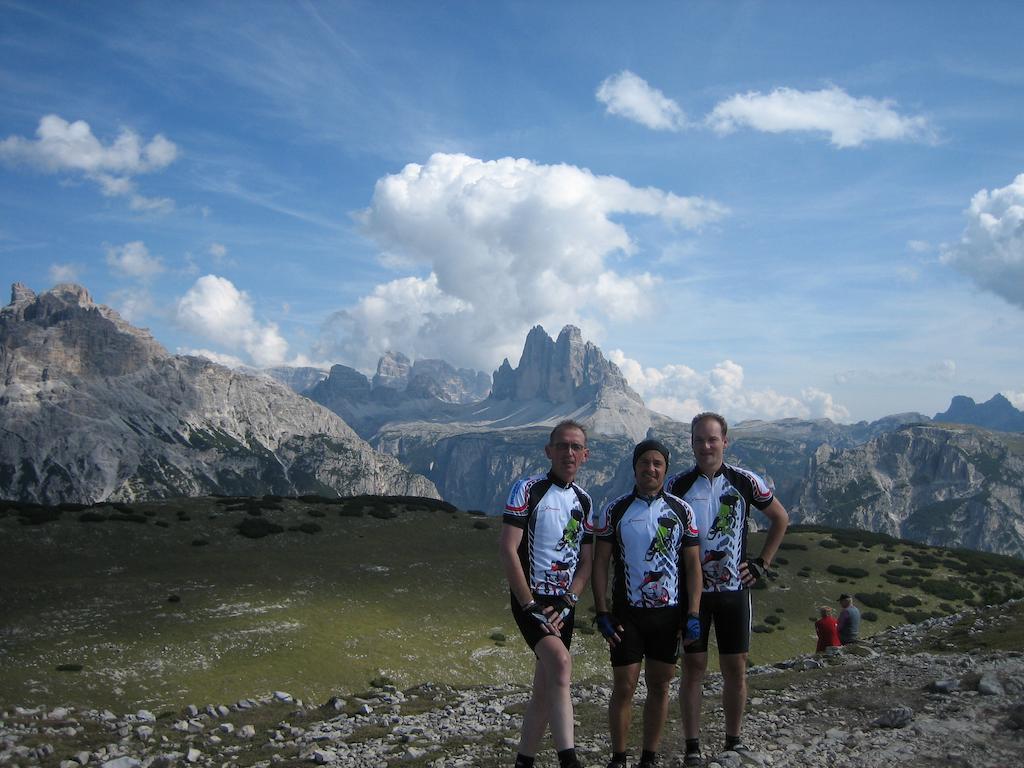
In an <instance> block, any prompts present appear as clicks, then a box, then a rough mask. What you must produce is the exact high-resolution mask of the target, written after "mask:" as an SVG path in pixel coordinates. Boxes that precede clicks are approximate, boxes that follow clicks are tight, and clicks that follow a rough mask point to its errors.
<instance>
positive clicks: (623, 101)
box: [596, 69, 686, 131]
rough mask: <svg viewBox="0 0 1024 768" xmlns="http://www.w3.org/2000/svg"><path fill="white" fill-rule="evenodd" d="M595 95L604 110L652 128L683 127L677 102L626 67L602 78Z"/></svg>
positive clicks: (684, 123) (671, 129) (681, 115)
mask: <svg viewBox="0 0 1024 768" xmlns="http://www.w3.org/2000/svg"><path fill="white" fill-rule="evenodd" d="M596 96H597V100H598V101H600V102H601V103H602V104H604V105H605V107H606V109H607V112H608V114H610V115H618V116H619V117H624V118H626V119H627V120H632V121H633V122H636V123H640V125H644V126H646V127H648V128H651V129H652V130H655V131H679V130H682V129H683V128H685V127H686V115H685V114H684V112H683V110H682V109H680V107H679V105H678V104H676V103H675V102H674V101H673V100H672V99H670V98H668V97H667V96H665V94H663V93H662V92H661V91H659V90H658V89H657V88H654V87H653V86H651V85H650V84H648V82H647V81H646V80H644V79H643V78H642V77H640V76H639V75H636V74H634V73H633V72H630V71H629V70H628V69H625V70H623V71H622V72H619V73H618V74H617V75H612V76H611V77H608V78H606V79H605V80H604V82H602V83H601V85H599V86H598V88H597V93H596Z"/></svg>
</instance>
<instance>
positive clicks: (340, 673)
mask: <svg viewBox="0 0 1024 768" xmlns="http://www.w3.org/2000/svg"><path fill="white" fill-rule="evenodd" d="M277 505H280V506H281V507H282V508H283V509H281V510H275V509H272V508H270V507H272V506H277ZM130 506H131V510H130V512H132V513H134V514H135V515H141V516H143V517H144V518H145V520H146V521H147V522H141V523H140V522H125V521H115V520H107V521H105V522H79V518H80V517H81V515H82V512H80V511H64V512H62V513H61V514H60V515H59V516H57V519H55V520H51V521H50V522H38V524H34V525H25V524H22V522H21V521H22V519H23V516H22V515H20V514H18V511H17V510H16V509H15V508H14V507H12V506H9V505H7V506H5V505H4V504H3V503H0V540H2V541H4V542H5V547H4V551H5V555H4V557H3V558H2V560H0V605H2V606H3V610H4V621H3V623H2V624H0V705H3V706H13V705H22V706H35V705H38V704H44V705H47V706H57V705H62V704H68V705H73V706H77V707H86V708H91V707H101V708H102V707H108V708H110V709H112V710H114V711H120V712H133V711H135V710H136V709H138V708H140V707H145V708H148V709H150V710H152V711H154V712H160V711H165V710H178V709H180V708H181V707H182V706H184V705H185V704H188V703H195V704H197V705H203V704H207V703H231V702H234V701H236V700H238V699H240V698H244V697H250V696H261V695H265V694H267V693H270V692H272V691H275V690H286V691H288V692H289V693H291V694H292V695H294V696H296V697H298V698H301V699H303V700H305V701H308V702H315V703H319V702H323V701H326V700H327V699H328V698H330V696H332V695H335V694H340V695H343V696H348V695H351V694H352V692H359V691H364V690H366V689H367V687H368V686H369V685H370V681H371V680H375V679H381V678H387V679H389V680H392V681H394V684H395V685H396V686H397V687H398V688H400V689H408V688H411V687H413V686H417V685H419V684H421V683H425V682H431V683H436V684H438V685H451V686H471V685H478V684H481V683H485V682H486V683H489V684H492V683H503V682H511V683H516V684H524V685H525V684H527V683H528V682H529V678H530V673H531V668H532V664H531V661H532V655H531V654H530V652H529V650H528V649H527V648H526V646H525V644H523V643H522V641H521V639H520V638H519V633H518V630H517V629H516V627H515V624H514V622H513V621H512V619H511V616H510V614H509V610H508V593H507V588H506V586H505V582H504V578H503V576H502V573H501V568H500V565H499V563H498V558H497V539H498V534H499V529H500V524H499V523H498V521H497V520H486V521H484V520H482V519H481V518H480V517H479V516H476V515H469V514H467V513H465V512H453V511H451V510H450V509H444V508H441V507H438V506H428V505H425V504H424V503H423V502H422V501H416V500H405V501H404V502H403V503H401V504H395V503H393V502H390V501H389V502H385V501H382V500H380V499H372V498H360V499H353V500H336V499H335V500H326V499H316V498H310V499H309V500H308V501H299V500H295V499H284V500H277V499H274V500H267V501H266V502H265V503H260V504H250V503H248V502H246V500H225V499H210V498H205V499H189V500H182V499H177V500H170V501H165V502H151V503H145V504H141V503H140V504H133V505H130ZM229 506H235V507H236V509H235V510H233V511H226V507H229ZM251 506H258V507H262V509H261V510H260V511H261V516H260V518H259V519H265V520H267V521H268V522H271V523H274V524H276V525H279V526H281V527H282V528H284V529H285V530H284V532H281V533H276V534H270V535H267V536H264V537H263V538H258V539H250V538H246V537H244V536H242V535H240V534H239V532H238V530H237V526H238V525H239V524H240V523H241V522H242V521H243V520H245V519H257V518H253V517H251V516H250V515H249V514H248V512H247V511H246V510H247V509H248V508H249V507H251ZM97 509H99V508H97ZM383 509H387V510H388V511H391V512H393V513H394V514H393V516H389V515H382V516H374V515H373V513H374V512H378V513H379V512H380V511H381V510H383ZM106 511H107V512H108V513H109V511H110V510H109V509H108V510H106ZM314 513H315V514H316V515H317V517H316V519H317V525H318V526H320V528H321V530H320V531H317V532H314V533H304V532H300V531H293V530H289V529H290V528H295V527H297V526H300V525H302V524H303V523H306V522H308V521H309V520H310V519H311V515H312V514H314ZM359 513H361V514H359ZM32 514H36V517H37V518H40V519H41V518H45V517H47V515H45V514H37V513H32ZM357 514H358V516H357ZM182 517H187V518H188V519H182ZM34 522H35V520H34ZM478 522H488V523H491V525H490V527H489V528H487V529H483V530H482V529H480V528H479V527H477V526H476V525H475V523H478ZM161 526H166V527H161ZM843 534H844V537H845V538H844V541H846V540H849V539H850V535H851V534H850V532H843ZM825 539H830V540H835V539H834V538H833V536H832V533H831V532H828V531H823V530H802V529H799V528H797V529H795V530H793V531H792V532H791V533H789V534H788V535H787V544H788V545H789V546H788V547H787V559H788V560H789V562H788V563H787V564H786V565H784V566H781V567H779V568H777V569H775V572H776V574H777V578H775V579H774V580H772V581H771V583H770V587H769V588H768V589H765V590H758V591H756V592H755V593H754V596H753V600H754V622H755V623H756V624H763V623H765V622H766V618H765V617H769V616H773V615H774V614H784V615H785V616H786V617H787V619H786V621H785V622H782V623H781V624H775V626H774V631H773V632H771V633H759V634H757V635H755V636H754V638H753V641H752V648H751V660H752V661H753V663H755V664H765V663H771V662H774V661H778V660H781V659H784V658H790V657H793V656H796V655H799V654H801V653H808V652H811V651H813V649H814V646H815V634H814V627H813V623H812V620H813V619H815V618H817V610H816V608H817V606H819V605H831V606H833V607H837V604H836V598H838V596H839V593H840V592H843V591H846V592H851V593H857V592H864V593H872V592H880V591H881V592H887V593H890V594H891V595H892V597H893V599H897V598H899V597H900V596H902V595H904V594H906V595H912V596H914V597H915V598H917V599H919V600H920V601H921V604H920V605H919V606H915V609H916V610H917V611H919V612H921V613H922V614H924V613H929V614H930V613H934V612H943V613H945V612H947V611H946V610H945V609H944V608H940V603H948V604H949V605H947V606H946V607H947V608H948V607H954V608H959V607H961V605H962V604H961V602H960V601H959V600H956V599H950V598H948V597H940V596H937V595H933V594H929V593H927V592H924V591H922V590H920V589H906V590H902V589H900V588H896V587H893V586H892V585H891V584H889V583H888V582H886V580H885V578H884V576H883V575H882V574H877V575H876V574H874V573H873V574H872V575H870V576H867V577H864V578H854V579H849V578H848V577H843V578H847V582H846V583H844V584H842V585H841V587H840V584H839V583H838V581H837V577H836V576H835V575H834V574H830V573H828V570H827V569H828V566H829V565H830V564H834V563H838V564H841V565H843V566H844V567H846V568H855V567H858V566H865V565H867V564H873V563H874V562H875V561H876V559H877V558H878V557H879V556H880V555H881V554H882V552H883V551H886V550H884V547H885V546H891V540H886V539H883V538H880V537H879V538H875V539H872V538H871V537H870V536H868V537H866V538H865V539H864V540H859V544H858V548H857V549H851V551H850V552H849V553H848V554H842V553H840V552H838V551H837V550H834V549H833V550H828V549H824V548H822V547H821V546H819V543H820V542H821V541H822V540H825ZM195 540H203V541H207V542H208V544H207V545H206V546H201V547H199V546H193V541H195ZM761 541H762V538H761V535H760V534H752V535H751V536H750V549H751V550H752V551H753V552H756V551H757V549H758V548H759V547H760V545H761ZM911 554H912V555H914V557H915V558H917V559H918V560H927V561H928V562H929V563H930V562H931V561H934V562H935V563H937V565H935V566H934V567H930V568H929V575H930V577H931V579H936V580H942V579H950V580H951V581H953V582H955V583H959V584H967V585H969V584H970V581H968V580H965V579H964V576H963V574H961V573H957V572H956V571H955V570H954V569H951V568H948V567H947V566H945V565H943V564H942V561H943V560H944V559H945V560H947V561H950V559H951V558H955V561H954V562H953V564H954V565H962V564H964V563H968V562H970V563H972V564H973V565H977V566H979V567H981V566H984V569H983V571H982V577H983V578H984V580H985V581H986V582H987V583H988V584H998V585H999V589H1000V590H1003V591H1004V592H1005V591H1010V590H1021V589H1024V569H1022V568H1020V565H1021V564H1020V561H1015V560H1011V559H1009V558H994V557H992V556H982V557H978V558H976V559H974V558H972V556H971V555H970V554H969V553H962V552H949V551H946V550H938V549H935V550H933V549H931V548H927V547H924V548H914V549H913V551H912V552H911ZM915 565H918V563H915ZM918 567H920V565H918ZM804 568H809V569H810V571H809V572H808V571H806V570H805V571H804V574H805V577H803V578H798V576H797V573H798V572H799V571H800V570H801V569H804ZM994 576H997V577H998V578H993V577H994ZM588 592H589V590H588ZM172 595H174V596H177V597H178V598H180V599H179V600H178V601H177V602H172V601H171V600H170V599H169V598H170V597H171V596H172ZM979 598H980V594H979ZM591 608H592V602H591V600H590V598H589V594H585V595H584V596H583V598H582V599H581V605H580V617H581V618H580V620H579V621H578V622H577V623H578V624H579V625H580V628H581V631H579V632H578V633H577V635H576V637H575V639H574V643H573V650H574V654H575V657H574V663H575V674H574V677H575V678H576V679H578V680H586V679H593V680H602V681H607V680H608V679H609V678H610V673H609V667H608V657H607V650H606V647H605V644H604V641H603V639H602V638H601V637H600V635H598V634H596V633H592V632H591V633H588V632H586V631H585V629H589V626H588V625H587V624H586V622H587V621H589V619H590V617H591V611H590V609H591ZM903 610H905V609H900V611H901V612H900V613H894V612H888V611H886V610H877V611H876V612H877V614H878V620H877V621H876V622H874V623H868V622H866V623H865V625H863V626H862V631H863V632H864V634H866V635H870V634H871V633H872V632H876V631H880V630H882V629H884V628H886V627H887V626H889V625H891V624H900V623H904V621H905V619H904V617H903V614H902V611H903ZM584 617H585V618H584ZM500 636H504V637H505V638H506V639H505V640H503V641H498V640H497V639H496V638H498V637H500ZM62 665H81V670H80V671H58V667H59V666H62ZM715 665H716V660H715V659H714V658H713V657H712V666H713V668H714V666H715Z"/></svg>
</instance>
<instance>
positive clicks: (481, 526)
mask: <svg viewBox="0 0 1024 768" xmlns="http://www.w3.org/2000/svg"><path fill="white" fill-rule="evenodd" d="M473 527H474V528H476V529H477V530H478V531H487V530H490V527H491V525H490V523H488V522H487V521H486V520H474V521H473Z"/></svg>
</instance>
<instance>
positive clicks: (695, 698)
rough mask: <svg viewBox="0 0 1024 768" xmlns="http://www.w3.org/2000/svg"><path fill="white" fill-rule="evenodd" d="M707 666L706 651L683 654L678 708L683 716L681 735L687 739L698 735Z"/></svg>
mask: <svg viewBox="0 0 1024 768" xmlns="http://www.w3.org/2000/svg"><path fill="white" fill-rule="evenodd" d="M707 668H708V655H707V653H685V654H683V676H682V678H680V680H679V708H680V711H681V713H682V716H683V736H684V737H685V738H687V739H696V738H699V737H700V706H701V693H702V691H703V688H704V673H705V672H706V671H707Z"/></svg>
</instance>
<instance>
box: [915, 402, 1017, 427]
mask: <svg viewBox="0 0 1024 768" xmlns="http://www.w3.org/2000/svg"><path fill="white" fill-rule="evenodd" d="M935 421H943V422H948V423H951V424H973V425H974V426H976V427H984V428H985V429H995V430H998V431H1000V432H1024V411H1019V410H1017V409H1016V408H1014V407H1013V403H1011V402H1010V401H1009V400H1007V399H1006V398H1005V397H1003V396H1002V395H1001V394H996V395H995V396H994V397H993V398H992V399H991V400H988V401H987V402H984V403H975V402H974V400H973V399H971V398H969V397H966V396H965V395H957V396H956V397H954V398H953V401H952V402H951V403H950V404H949V408H948V409H946V412H945V413H937V414H935Z"/></svg>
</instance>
